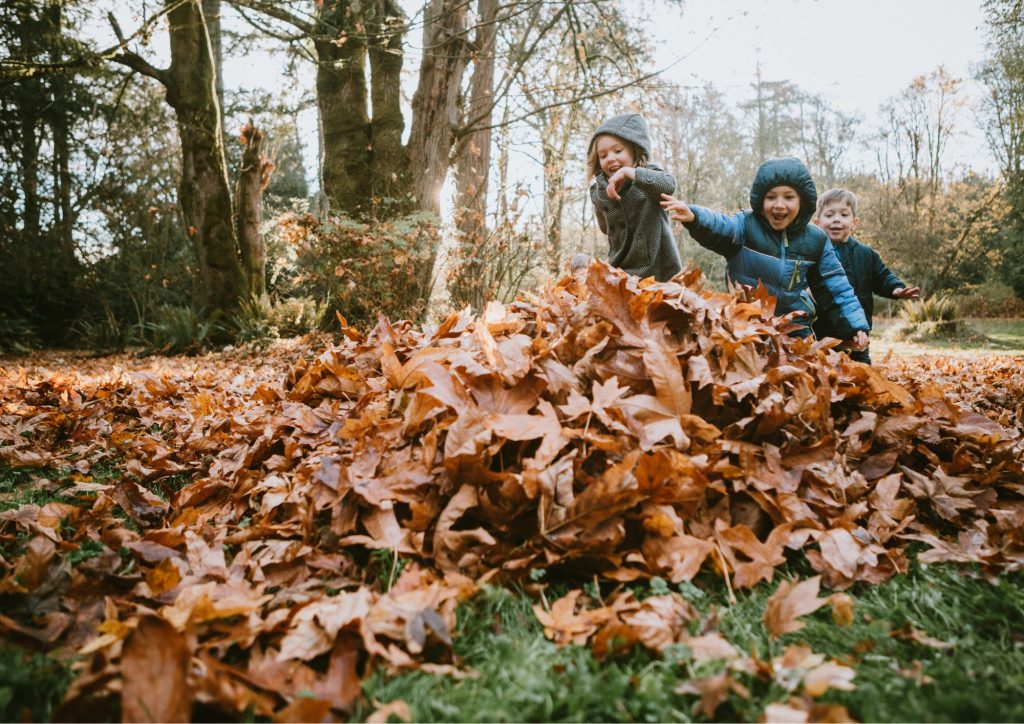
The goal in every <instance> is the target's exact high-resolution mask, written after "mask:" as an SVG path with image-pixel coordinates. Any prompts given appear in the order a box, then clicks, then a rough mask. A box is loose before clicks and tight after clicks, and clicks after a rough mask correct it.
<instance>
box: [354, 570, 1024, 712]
mask: <svg viewBox="0 0 1024 724" xmlns="http://www.w3.org/2000/svg"><path fill="white" fill-rule="evenodd" d="M774 589H775V586H774V585H772V586H760V587H758V588H756V589H754V590H753V591H749V592H740V593H738V595H737V601H736V603H735V604H734V605H732V606H729V605H726V604H725V592H724V590H721V589H719V588H716V589H714V590H709V591H708V592H707V595H701V593H700V592H697V595H694V590H695V589H694V588H693V587H692V586H688V585H686V584H684V587H683V593H684V595H686V596H687V597H688V598H689V599H690V600H691V602H693V603H694V604H695V605H696V606H697V607H698V608H699V609H701V610H702V612H703V613H705V614H708V613H711V612H712V611H713V610H714V611H716V612H717V615H718V617H719V620H720V629H721V630H722V632H723V633H724V634H725V635H726V637H727V638H729V640H730V641H732V642H733V643H734V644H736V645H737V646H738V647H739V648H740V649H741V650H743V651H754V652H756V653H757V654H758V656H759V657H761V658H762V659H766V658H770V657H771V656H772V655H778V654H780V653H781V652H782V651H783V649H784V648H785V646H786V645H788V644H792V643H797V642H806V643H808V644H809V645H810V646H811V648H813V649H814V650H815V651H816V652H818V653H822V654H825V655H827V656H829V657H832V658H836V659H838V660H840V661H844V662H850V663H853V664H855V666H856V670H857V677H856V679H855V683H856V686H857V688H856V690H854V691H852V692H830V693H829V694H828V695H826V696H825V697H823V700H824V701H830V702H834V703H841V704H843V705H845V706H846V707H847V708H848V709H849V711H850V713H851V714H852V715H853V716H855V717H857V718H858V719H861V720H863V721H978V720H987V721H1019V720H1022V719H1024V697H1021V696H1020V692H1021V691H1024V613H1022V611H1024V580H1022V577H1021V576H1020V575H1019V574H1015V575H1012V576H1007V577H1004V578H1003V579H1002V580H1001V581H999V582H998V584H997V585H993V584H990V583H988V582H986V581H985V580H982V579H980V578H975V577H973V576H971V575H965V574H963V573H961V572H960V571H958V570H957V569H956V568H954V567H951V566H931V567H921V566H914V567H913V568H912V570H911V572H910V574H908V575H906V576H902V577H898V578H896V579H893V580H891V581H889V582H887V583H885V584H882V585H878V586H863V587H859V588H855V589H854V590H853V591H852V592H851V593H852V595H853V596H854V598H855V600H856V613H855V620H854V623H853V624H852V625H850V626H847V627H839V626H837V625H836V624H834V623H833V622H832V620H831V615H830V613H829V610H828V608H827V607H826V608H824V609H822V610H820V611H819V612H817V613H815V614H813V615H811V616H809V617H807V619H806V620H807V621H808V626H807V627H806V628H805V629H803V630H802V631H799V632H796V633H793V634H789V635H787V636H785V637H783V639H782V640H780V641H777V642H772V641H771V640H770V639H769V638H768V637H767V635H766V633H765V630H764V626H763V624H762V616H763V614H764V607H765V602H766V601H767V599H768V597H769V596H770V595H771V593H772V592H773V591H774ZM530 605H531V602H530V601H529V600H528V599H527V598H525V597H524V596H522V595H521V594H516V593H513V592H510V591H505V590H496V589H488V590H487V591H486V592H485V593H483V594H482V595H480V596H478V597H477V598H476V599H474V600H473V601H470V602H468V603H466V604H463V606H462V607H461V608H460V610H459V624H458V635H457V637H456V638H455V650H456V653H457V655H458V656H459V657H460V658H461V661H462V663H463V665H464V666H466V667H468V668H469V669H472V670H474V671H476V672H478V673H479V677H478V678H475V679H464V680H455V679H452V678H447V677H434V676H430V675H427V674H423V673H407V674H401V675H399V676H394V677H388V676H387V675H385V674H384V673H383V672H377V673H375V674H374V675H373V676H372V677H371V678H370V679H369V681H368V682H367V683H366V685H365V687H364V691H365V693H366V698H367V700H368V701H370V700H377V701H379V702H388V701H391V700H393V699H402V700H404V701H405V702H406V703H407V704H408V705H409V706H410V708H411V711H412V715H413V719H414V720H423V721H474V720H491V721H536V720H547V721H663V720H678V721H685V720H690V719H699V718H700V717H699V713H698V712H697V710H696V702H697V700H696V697H693V696H683V695H677V694H674V693H673V690H674V689H675V687H676V686H677V685H678V684H679V683H680V682H681V681H682V680H684V679H686V678H689V677H693V676H706V675H709V674H710V673H715V672H716V671H717V670H716V669H715V668H714V666H715V665H714V664H702V665H701V666H702V667H704V668H700V667H696V666H695V665H694V664H693V662H692V661H689V660H687V658H686V656H685V652H684V653H683V655H682V657H677V658H675V659H674V660H663V659H658V658H653V657H651V656H649V655H647V654H645V653H643V652H640V651H632V652H630V653H628V654H627V655H625V656H622V657H619V658H615V659H612V660H607V661H604V662H599V661H597V660H596V659H595V658H594V657H593V656H592V655H591V653H590V651H589V650H588V649H586V648H583V647H575V646H570V647H565V648H561V649H559V648H557V647H555V646H554V645H553V644H552V643H550V642H548V641H547V640H546V639H545V638H544V637H543V632H542V628H541V626H540V624H539V623H538V622H537V620H536V617H535V616H534V615H533V613H532V611H531V610H530ZM905 624H910V625H912V626H914V627H915V628H917V629H919V630H921V631H924V632H926V633H927V634H928V635H929V636H931V637H933V638H936V639H939V640H941V641H945V642H948V643H951V644H953V645H954V648H952V649H949V650H946V649H936V648H931V647H928V646H924V645H922V644H919V643H916V642H914V641H910V640H906V639H902V638H895V637H893V636H891V635H890V633H891V632H893V631H894V630H896V629H898V628H899V627H901V626H903V625H905ZM915 662H920V666H921V672H922V673H923V674H924V676H925V677H930V678H931V679H933V680H934V681H933V683H923V684H922V683H921V682H920V681H919V680H918V677H916V676H915V675H914V673H913V672H914V667H915ZM901 672H903V673H901ZM745 683H747V684H748V685H750V684H753V685H752V686H751V692H752V697H751V699H750V700H749V701H748V700H743V699H740V698H739V697H737V696H735V695H732V696H731V698H730V700H729V701H728V702H727V703H726V704H723V705H722V707H721V708H720V709H719V710H718V712H717V713H716V718H719V719H722V718H724V719H739V720H756V719H758V718H759V717H760V716H761V714H762V713H763V711H764V708H765V707H766V706H767V705H768V704H770V703H772V702H773V701H779V700H783V699H785V698H786V692H785V691H784V690H783V689H782V688H781V687H779V686H778V685H776V684H769V683H767V682H751V681H745ZM370 711H371V709H369V708H364V709H362V710H360V711H358V712H356V717H357V718H365V717H366V716H367V715H368V714H369V713H370Z"/></svg>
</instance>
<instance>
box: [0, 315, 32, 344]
mask: <svg viewBox="0 0 1024 724" xmlns="http://www.w3.org/2000/svg"><path fill="white" fill-rule="evenodd" d="M38 346H39V337H38V336H37V335H36V330H35V328H34V327H33V326H32V325H31V324H30V323H29V321H28V320H27V319H23V318H21V317H12V316H7V315H6V314H4V312H2V311H0V354H11V353H16V354H22V353H25V352H28V351H29V350H31V349H33V348H35V347H38Z"/></svg>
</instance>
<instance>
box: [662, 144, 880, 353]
mask: <svg viewBox="0 0 1024 724" xmlns="http://www.w3.org/2000/svg"><path fill="white" fill-rule="evenodd" d="M817 198H818V194H817V191H815V188H814V181H813V180H812V179H811V174H810V172H809V171H808V170H807V167H806V166H804V164H803V163H802V162H801V161H800V160H799V159H797V158H774V159H770V160H768V161H765V162H764V163H763V164H761V167H760V168H759V169H757V174H756V175H755V177H754V183H753V184H752V185H751V187H750V206H751V210H750V211H740V212H737V213H735V214H732V215H731V216H730V215H727V214H719V213H716V212H714V211H711V210H709V209H705V208H702V207H700V206H689V205H688V204H686V202H684V201H681V200H679V199H675V198H673V197H672V196H669V195H668V194H664V195H663V196H662V202H661V205H662V206H664V207H665V208H666V209H667V210H668V211H669V213H670V214H671V215H672V218H673V219H675V220H676V221H681V222H682V223H683V225H684V226H685V227H686V229H687V230H688V231H689V232H690V235H691V236H692V237H693V238H694V239H695V240H696V241H697V243H699V244H700V245H701V246H703V247H705V248H707V249H710V250H711V251H714V252H717V253H718V254H721V255H722V256H724V257H725V258H726V274H727V276H728V278H729V281H730V282H732V283H734V284H747V285H750V286H756V285H757V283H758V281H760V282H762V283H763V284H764V286H765V288H766V289H767V290H768V292H769V293H770V294H771V295H772V296H774V297H776V299H777V302H776V307H775V312H776V314H778V315H780V316H781V315H784V314H788V313H789V312H793V311H801V312H804V313H805V314H804V315H802V316H800V315H798V316H797V317H796V319H795V320H794V321H795V322H797V323H798V324H800V325H801V327H800V328H799V329H797V330H795V331H793V332H792V334H793V335H794V336H797V337H806V336H810V334H811V322H812V320H813V319H814V317H815V311H816V310H815V304H816V303H817V306H818V307H819V308H820V309H821V310H822V312H823V313H827V314H828V315H829V319H834V320H835V322H836V332H838V334H839V335H841V336H840V339H845V340H850V341H851V344H852V345H853V346H854V347H855V348H857V349H862V348H864V347H866V346H867V343H868V332H869V329H870V327H869V326H868V322H867V319H866V318H865V316H864V310H863V309H861V306H860V302H859V301H857V295H856V294H854V292H853V288H852V287H851V286H850V282H849V280H848V279H847V278H846V273H845V272H844V271H843V267H842V265H840V263H839V259H838V257H836V253H835V250H834V249H833V248H832V242H830V241H829V238H828V236H827V235H826V234H825V232H824V231H822V230H821V229H819V228H818V227H817V226H813V225H811V224H810V221H811V217H812V216H813V215H814V211H815V203H816V201H817ZM808 290H809V291H810V293H808ZM811 295H813V297H812V296H811Z"/></svg>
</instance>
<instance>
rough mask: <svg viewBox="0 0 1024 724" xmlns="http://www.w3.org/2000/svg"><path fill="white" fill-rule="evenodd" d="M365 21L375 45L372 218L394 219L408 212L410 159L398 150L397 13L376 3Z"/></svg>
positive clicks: (389, 1) (393, 6)
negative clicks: (374, 38)
mask: <svg viewBox="0 0 1024 724" xmlns="http://www.w3.org/2000/svg"><path fill="white" fill-rule="evenodd" d="M369 20H370V21H369V22H368V28H370V29H371V34H372V33H374V32H375V33H377V35H378V41H377V42H375V43H372V44H371V45H370V47H369V55H370V98H371V100H372V103H373V120H372V121H371V124H370V143H371V145H370V148H371V151H370V155H371V164H372V168H373V170H372V174H371V189H370V190H371V194H372V211H371V213H372V215H373V216H375V217H380V216H383V217H393V216H398V215H400V214H403V213H407V212H408V211H409V210H410V207H411V204H410V203H409V202H410V198H409V156H408V154H407V153H406V149H405V147H404V146H403V145H402V133H403V131H404V130H405V119H404V118H403V116H402V63H403V61H404V56H403V51H402V38H403V32H402V22H403V20H404V15H403V13H402V9H401V8H400V7H399V6H398V5H397V3H395V2H394V0H377V3H376V5H375V6H374V7H373V12H372V14H371V16H370V19H369Z"/></svg>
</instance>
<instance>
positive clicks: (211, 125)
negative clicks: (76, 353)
mask: <svg viewBox="0 0 1024 724" xmlns="http://www.w3.org/2000/svg"><path fill="white" fill-rule="evenodd" d="M167 3H168V5H173V6H174V8H173V9H172V10H170V12H169V13H168V19H169V21H170V40H171V65H170V68H168V70H167V73H166V80H167V82H166V84H165V85H166V87H167V102H168V103H169V104H170V105H171V107H172V108H174V110H175V113H176V115H177V121H178V134H179V136H180V139H181V153H182V174H181V185H180V187H179V191H178V200H179V203H180V204H181V211H182V215H183V217H184V220H185V225H186V228H187V230H188V235H189V236H190V237H191V238H192V243H193V244H194V246H195V252H196V260H197V262H198V264H199V275H200V281H201V283H200V286H199V288H200V295H201V298H200V300H199V301H200V303H201V304H203V305H205V306H208V307H210V308H211V309H224V310H229V309H233V308H235V307H237V306H238V302H239V300H240V299H242V298H244V297H245V296H247V292H248V290H247V288H246V283H245V276H244V275H243V273H242V266H241V264H240V263H239V259H238V241H237V239H236V237H235V231H234V228H233V226H232V209H231V193H230V190H229V187H228V177H227V171H226V164H225V160H224V146H223V143H222V140H221V139H222V135H221V122H220V108H219V106H218V105H217V95H216V90H215V83H214V61H213V54H212V51H211V48H210V39H209V36H208V34H207V32H206V24H205V22H204V21H203V14H202V9H201V7H200V5H199V3H198V0H187V1H186V2H179V0H167Z"/></svg>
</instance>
